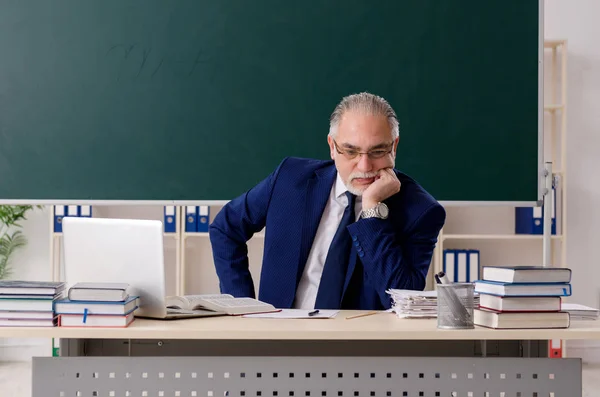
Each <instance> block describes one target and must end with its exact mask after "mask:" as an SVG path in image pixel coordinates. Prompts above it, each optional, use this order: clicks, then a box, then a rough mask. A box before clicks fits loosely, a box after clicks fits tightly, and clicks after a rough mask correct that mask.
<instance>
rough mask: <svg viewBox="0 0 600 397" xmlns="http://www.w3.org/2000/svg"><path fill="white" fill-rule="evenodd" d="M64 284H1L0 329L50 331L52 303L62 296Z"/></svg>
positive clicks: (36, 282)
mask: <svg viewBox="0 0 600 397" xmlns="http://www.w3.org/2000/svg"><path fill="white" fill-rule="evenodd" d="M64 291H65V283H62V282H49V281H21V280H2V281H0V326H2V327H53V326H54V325H55V324H56V314H55V312H54V302H55V301H56V300H58V299H60V298H62V297H63V296H64Z"/></svg>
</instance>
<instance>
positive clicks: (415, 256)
mask: <svg viewBox="0 0 600 397" xmlns="http://www.w3.org/2000/svg"><path fill="white" fill-rule="evenodd" d="M445 220H446V212H445V210H444V208H443V207H442V206H441V205H440V204H439V203H437V202H436V203H433V204H432V205H431V206H429V207H428V208H427V209H426V210H425V211H423V213H422V214H421V216H419V217H418V218H417V220H416V221H415V222H414V224H413V225H412V226H411V227H410V228H409V230H410V232H409V234H408V236H407V237H405V238H403V239H402V242H401V241H399V240H400V238H399V236H398V235H397V232H396V231H395V230H394V228H393V226H392V224H391V223H390V220H389V219H377V218H368V219H361V220H359V221H358V222H355V223H353V224H351V225H349V226H348V230H349V231H350V234H351V236H352V240H353V242H354V244H355V248H356V249H357V251H358V255H359V257H360V260H361V262H362V264H363V267H364V273H365V278H366V280H367V281H368V282H369V284H371V285H372V286H374V287H375V289H376V290H377V294H378V295H379V299H380V300H381V304H382V305H383V306H384V307H385V308H389V307H390V306H391V301H390V298H389V295H388V294H387V292H386V291H387V290H388V289H390V288H395V289H411V290H423V289H424V288H425V279H426V277H427V272H428V270H429V265H430V263H431V258H432V256H433V250H434V248H435V244H436V242H437V236H438V234H439V232H440V230H441V228H442V226H443V225H444V222H445Z"/></svg>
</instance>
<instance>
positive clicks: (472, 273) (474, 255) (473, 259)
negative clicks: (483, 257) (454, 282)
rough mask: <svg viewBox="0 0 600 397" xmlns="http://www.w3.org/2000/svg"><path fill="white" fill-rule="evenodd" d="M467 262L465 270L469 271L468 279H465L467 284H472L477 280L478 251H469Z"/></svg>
mask: <svg viewBox="0 0 600 397" xmlns="http://www.w3.org/2000/svg"><path fill="white" fill-rule="evenodd" d="M467 260H468V263H467V268H468V269H469V273H468V274H469V278H468V279H467V282H469V283H472V282H475V281H477V280H479V272H480V266H479V250H469V251H468V259H467Z"/></svg>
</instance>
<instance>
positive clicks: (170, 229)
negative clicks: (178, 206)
mask: <svg viewBox="0 0 600 397" xmlns="http://www.w3.org/2000/svg"><path fill="white" fill-rule="evenodd" d="M164 212H165V214H164V222H163V225H164V231H165V233H175V230H176V228H177V221H176V220H175V218H176V217H175V206H174V205H166V206H165V208H164Z"/></svg>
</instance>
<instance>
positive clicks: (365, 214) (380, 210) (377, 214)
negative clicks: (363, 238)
mask: <svg viewBox="0 0 600 397" xmlns="http://www.w3.org/2000/svg"><path fill="white" fill-rule="evenodd" d="M389 213H390V210H389V209H388V207H387V205H385V204H384V203H381V202H380V203H377V205H376V206H375V207H373V208H369V209H367V210H362V211H361V212H360V219H365V218H379V219H387V217H388V215H389Z"/></svg>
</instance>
